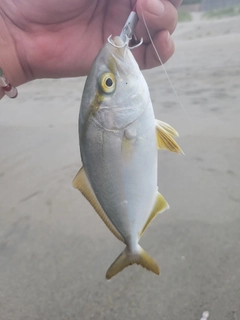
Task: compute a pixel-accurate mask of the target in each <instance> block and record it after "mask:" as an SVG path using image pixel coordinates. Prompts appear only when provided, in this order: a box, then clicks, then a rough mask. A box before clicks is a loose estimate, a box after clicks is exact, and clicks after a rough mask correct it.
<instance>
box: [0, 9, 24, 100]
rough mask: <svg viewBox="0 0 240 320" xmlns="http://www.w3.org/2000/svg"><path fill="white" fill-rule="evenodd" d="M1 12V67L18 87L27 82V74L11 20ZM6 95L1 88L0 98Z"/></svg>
mask: <svg viewBox="0 0 240 320" xmlns="http://www.w3.org/2000/svg"><path fill="white" fill-rule="evenodd" d="M6 20H7V18H5V17H4V16H3V14H2V13H0V30H1V33H0V67H1V68H2V69H3V72H4V75H5V76H6V78H7V79H8V80H9V81H10V83H11V84H12V85H13V86H14V87H16V86H19V85H21V84H23V83H25V82H27V78H26V75H25V73H24V71H23V68H22V66H21V62H20V59H19V56H18V53H17V49H16V39H14V38H13V36H12V33H11V26H10V22H9V24H8V22H7V21H6ZM3 95H4V91H3V90H2V88H1V89H0V99H1V98H2V96H3Z"/></svg>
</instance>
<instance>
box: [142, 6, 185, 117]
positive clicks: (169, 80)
mask: <svg viewBox="0 0 240 320" xmlns="http://www.w3.org/2000/svg"><path fill="white" fill-rule="evenodd" d="M141 13H142V18H143V23H144V25H145V28H146V30H147V33H148V37H149V39H150V41H151V43H152V46H153V49H154V51H155V53H156V55H157V57H158V60H159V62H160V63H161V66H162V68H163V71H164V73H165V75H166V77H167V80H168V82H169V84H170V86H171V88H172V90H173V92H174V94H175V97H176V98H177V101H178V103H179V104H180V106H181V107H182V109H183V111H184V113H185V115H186V117H187V118H188V120H191V119H190V117H189V115H188V113H187V111H186V108H185V107H184V105H183V104H182V102H181V100H180V98H179V95H178V93H177V91H176V90H175V88H174V86H173V83H172V81H171V79H170V77H169V75H168V73H167V70H166V68H165V66H164V64H163V62H162V59H161V57H160V55H159V53H158V51H157V48H156V46H155V44H154V42H153V39H152V36H151V34H150V31H149V29H148V26H147V23H146V20H145V17H144V14H143V10H142V6H141Z"/></svg>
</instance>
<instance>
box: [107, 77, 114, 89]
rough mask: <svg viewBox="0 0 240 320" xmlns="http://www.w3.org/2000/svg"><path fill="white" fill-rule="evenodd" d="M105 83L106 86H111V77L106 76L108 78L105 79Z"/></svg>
mask: <svg viewBox="0 0 240 320" xmlns="http://www.w3.org/2000/svg"><path fill="white" fill-rule="evenodd" d="M106 85H107V86H108V87H111V86H112V85H113V81H112V79H111V78H108V79H107V80H106Z"/></svg>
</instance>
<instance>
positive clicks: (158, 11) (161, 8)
mask: <svg viewBox="0 0 240 320" xmlns="http://www.w3.org/2000/svg"><path fill="white" fill-rule="evenodd" d="M164 11H165V6H164V3H163V2H162V1H158V4H157V8H156V10H155V14H157V15H158V16H162V15H163V14H164Z"/></svg>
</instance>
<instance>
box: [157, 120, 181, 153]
mask: <svg viewBox="0 0 240 320" xmlns="http://www.w3.org/2000/svg"><path fill="white" fill-rule="evenodd" d="M156 129H157V144H158V149H167V150H169V151H172V152H177V153H183V151H182V149H181V148H180V147H179V145H178V144H177V142H176V141H175V140H174V139H173V137H175V136H177V135H178V133H177V131H175V130H174V129H173V128H172V127H171V126H169V125H168V124H167V123H165V122H161V121H159V120H157V121H156Z"/></svg>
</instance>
